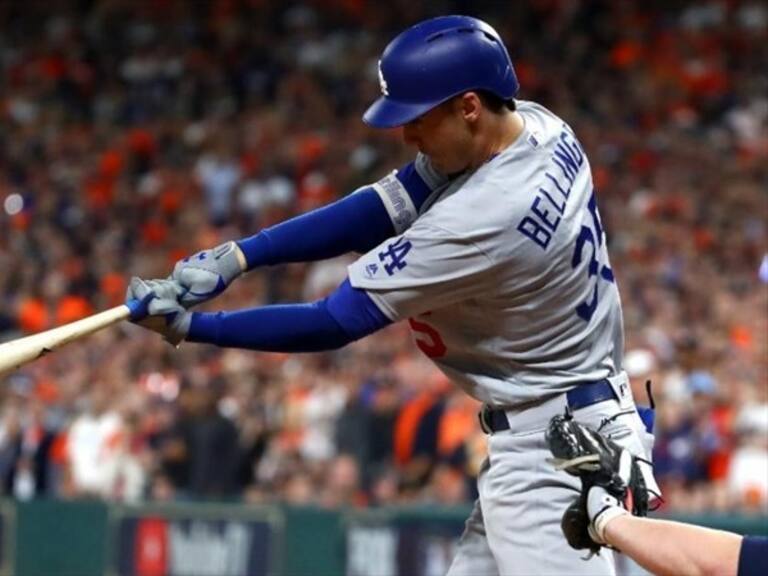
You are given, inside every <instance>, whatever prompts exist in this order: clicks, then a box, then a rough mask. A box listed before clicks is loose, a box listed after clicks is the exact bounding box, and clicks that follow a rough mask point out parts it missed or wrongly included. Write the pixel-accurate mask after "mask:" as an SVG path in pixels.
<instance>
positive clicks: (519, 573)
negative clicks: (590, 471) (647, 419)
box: [448, 386, 653, 576]
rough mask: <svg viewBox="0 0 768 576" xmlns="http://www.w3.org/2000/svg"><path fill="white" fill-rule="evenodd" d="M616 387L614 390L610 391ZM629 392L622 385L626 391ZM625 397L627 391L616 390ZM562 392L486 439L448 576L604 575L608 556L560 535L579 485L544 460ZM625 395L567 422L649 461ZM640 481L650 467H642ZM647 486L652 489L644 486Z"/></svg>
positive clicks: (645, 438)
mask: <svg viewBox="0 0 768 576" xmlns="http://www.w3.org/2000/svg"><path fill="white" fill-rule="evenodd" d="M614 388H615V386H614ZM626 388H628V387H626ZM622 393H625V394H626V390H622ZM565 403H566V400H565V395H561V396H558V397H556V398H553V399H551V400H547V401H546V402H544V403H542V404H539V405H537V406H536V407H534V408H529V409H527V410H522V411H514V410H511V411H508V412H507V419H508V420H509V423H510V430H505V431H502V432H497V433H494V434H491V435H490V436H489V438H488V458H487V459H486V461H485V462H484V464H483V466H482V469H481V471H480V475H479V477H478V493H479V498H478V500H477V501H476V502H475V506H474V509H473V510H472V513H471V514H470V517H469V519H468V520H467V522H466V526H465V529H464V533H463V535H462V537H461V539H460V541H459V544H458V547H457V550H456V555H455V556H454V559H453V562H452V564H451V567H450V569H449V570H448V576H561V575H583V576H608V575H613V574H614V573H615V570H614V560H613V553H612V552H611V551H610V550H608V549H603V550H602V551H601V552H600V554H599V555H595V556H593V557H592V558H590V559H589V560H586V559H585V558H586V557H587V555H588V551H577V550H574V549H573V548H571V547H570V546H569V545H568V543H567V542H566V540H565V537H564V536H563V533H562V531H561V530H560V519H561V518H562V515H563V512H564V511H565V509H566V508H567V507H568V505H569V504H570V503H571V502H572V501H573V499H574V498H575V497H576V496H577V495H578V491H579V488H580V481H579V479H578V478H575V477H573V476H571V475H569V474H567V473H565V472H563V471H558V470H555V469H554V466H553V465H552V464H551V463H549V462H548V461H547V460H548V459H549V458H551V457H552V454H551V453H550V452H549V449H548V448H547V445H546V441H545V439H544V432H545V430H546V427H547V424H548V423H549V420H550V418H551V417H552V416H554V415H555V414H562V413H563V412H564V410H565ZM633 407H634V403H633V402H631V398H630V399H629V400H627V399H626V398H625V399H624V400H623V401H622V402H621V403H620V402H619V401H617V400H607V401H604V402H600V403H597V404H593V405H591V406H587V407H585V408H582V409H580V410H576V411H575V412H574V413H573V414H574V418H576V420H578V421H580V422H584V423H586V424H589V425H591V426H593V427H595V428H597V427H599V426H600V424H601V423H602V422H603V421H604V420H605V419H610V418H613V417H615V416H617V415H618V414H620V413H621V415H619V416H617V417H616V418H615V419H613V420H611V421H610V423H609V424H608V425H606V426H605V427H604V428H603V429H602V431H603V432H605V433H607V434H609V435H611V437H612V438H613V439H614V440H615V441H616V442H618V443H619V444H621V445H623V446H626V447H627V448H629V449H630V451H631V452H632V453H634V454H637V455H639V456H642V457H643V458H647V459H649V460H650V449H651V445H652V437H651V436H650V435H649V434H647V433H646V432H645V428H644V426H643V424H642V421H641V420H640V418H639V416H638V415H637V413H636V412H635V411H634V409H633ZM644 472H645V473H646V474H645V476H646V479H648V474H651V477H652V472H650V470H647V469H646V470H644ZM649 485H651V486H652V485H653V484H649Z"/></svg>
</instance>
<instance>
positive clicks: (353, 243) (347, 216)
mask: <svg viewBox="0 0 768 576" xmlns="http://www.w3.org/2000/svg"><path fill="white" fill-rule="evenodd" d="M394 233H395V229H394V227H393V225H392V220H391V219H390V216H389V214H388V212H387V210H386V208H385V207H384V204H383V203H382V201H381V198H379V195H378V194H377V193H376V192H375V191H374V190H373V188H370V189H367V190H362V191H360V192H358V193H356V194H351V195H349V196H347V197H345V198H342V199H341V200H338V201H337V202H334V203H333V204H329V205H328V206H324V207H322V208H318V209H317V210H313V211H311V212H308V213H306V214H302V215H301V216H297V217H295V218H292V219H290V220H287V221H285V222H281V223H280V224H277V225H275V226H272V227H270V228H267V229H266V230H262V231H261V232H259V233H258V234H256V235H255V236H251V237H250V238H245V239H243V240H239V241H238V242H237V244H238V246H239V247H240V249H241V250H242V252H243V254H244V255H245V259H246V262H247V267H248V269H249V270H250V269H252V268H255V267H258V266H264V265H274V264H282V263H287V262H312V261H315V260H324V259H326V258H332V257H334V256H339V255H341V254H346V253H348V252H366V251H368V250H369V249H371V248H373V247H374V246H376V245H377V244H380V243H381V242H382V241H384V240H385V239H386V238H389V237H390V236H392V235H394Z"/></svg>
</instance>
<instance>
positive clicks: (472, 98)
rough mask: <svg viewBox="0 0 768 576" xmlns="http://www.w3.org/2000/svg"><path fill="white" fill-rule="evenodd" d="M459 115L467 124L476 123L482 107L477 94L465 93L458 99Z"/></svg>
mask: <svg viewBox="0 0 768 576" xmlns="http://www.w3.org/2000/svg"><path fill="white" fill-rule="evenodd" d="M459 102H460V106H461V114H462V116H463V117H464V120H466V121H467V122H472V123H474V122H477V120H478V118H480V109H481V108H482V106H483V102H482V100H480V96H479V95H478V93H477V92H465V93H464V94H462V95H461V96H460V97H459Z"/></svg>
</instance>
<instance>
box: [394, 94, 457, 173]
mask: <svg viewBox="0 0 768 576" xmlns="http://www.w3.org/2000/svg"><path fill="white" fill-rule="evenodd" d="M403 140H405V143H406V144H408V145H411V146H416V147H417V148H418V149H419V151H420V152H421V153H422V154H426V155H427V156H429V159H430V160H431V162H432V165H433V166H434V167H435V168H436V169H437V170H439V171H440V172H443V173H444V174H455V173H458V172H461V171H463V170H465V169H466V168H467V167H468V166H469V165H470V163H471V160H472V159H471V153H472V132H471V131H470V129H469V126H468V124H467V122H466V119H465V118H464V114H463V112H462V106H461V99H460V98H453V99H451V100H449V101H448V102H445V103H444V104H441V105H440V106H438V107H437V108H433V109H432V110H430V111H429V112H427V113H426V114H424V115H423V116H419V117H418V118H416V119H415V120H412V121H411V122H409V123H408V124H406V125H404V126H403Z"/></svg>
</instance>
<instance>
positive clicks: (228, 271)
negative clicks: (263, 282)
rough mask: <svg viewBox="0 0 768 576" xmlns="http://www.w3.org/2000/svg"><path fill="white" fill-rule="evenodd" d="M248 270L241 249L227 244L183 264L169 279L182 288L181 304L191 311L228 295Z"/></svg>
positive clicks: (182, 262) (178, 265) (198, 253)
mask: <svg viewBox="0 0 768 576" xmlns="http://www.w3.org/2000/svg"><path fill="white" fill-rule="evenodd" d="M245 268H246V261H245V255H244V254H243V252H242V251H241V250H240V248H239V246H238V245H237V244H236V243H235V242H225V243H224V244H220V245H218V246H216V247H215V248H211V249H209V250H203V251H201V252H197V253H196V254H193V255H192V256H187V257H186V258H183V259H181V260H179V261H178V262H176V265H175V266H174V268H173V272H172V273H171V275H170V276H169V277H168V279H169V280H173V281H174V282H176V283H177V284H178V285H179V287H181V288H182V290H181V292H180V294H179V302H180V303H181V304H182V306H184V307H185V308H189V307H191V306H195V305H196V304H200V303H201V302H205V301H207V300H210V299H211V298H215V297H216V296H218V295H219V294H221V293H222V292H224V290H226V288H227V286H229V285H230V284H231V283H232V281H233V280H234V279H235V278H237V277H238V276H240V275H241V274H242V273H243V272H244V271H245Z"/></svg>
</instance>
